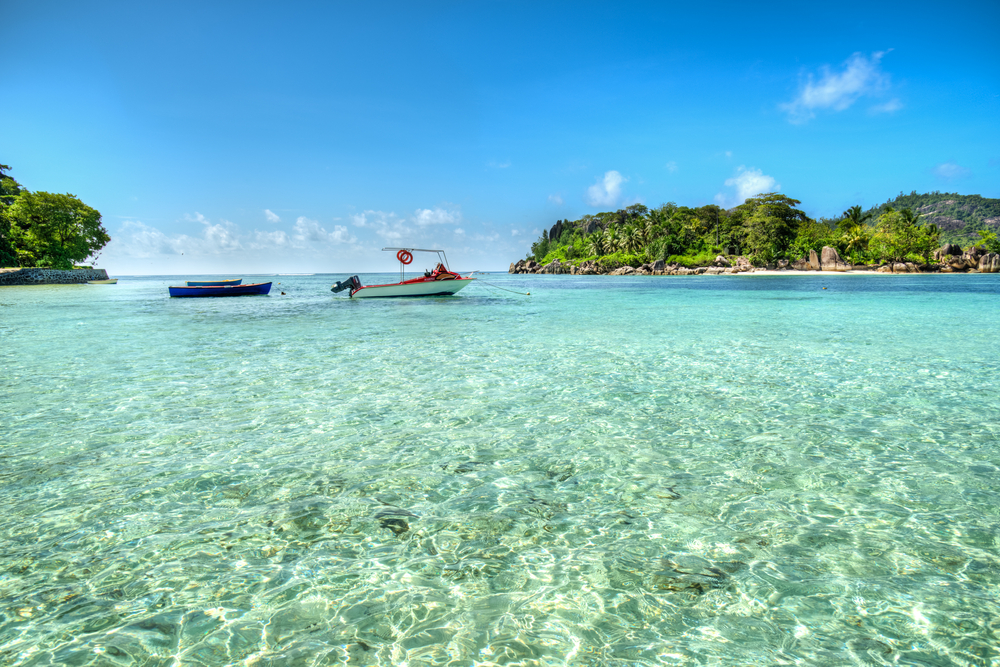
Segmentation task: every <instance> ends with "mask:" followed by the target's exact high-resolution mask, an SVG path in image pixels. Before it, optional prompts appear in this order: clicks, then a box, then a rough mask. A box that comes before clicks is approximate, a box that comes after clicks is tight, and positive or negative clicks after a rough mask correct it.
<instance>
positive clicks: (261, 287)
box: [169, 283, 271, 297]
mask: <svg viewBox="0 0 1000 667" xmlns="http://www.w3.org/2000/svg"><path fill="white" fill-rule="evenodd" d="M169 289H170V296H177V297H198V296H250V295H253V294H267V293H268V292H270V291H271V283H254V284H253V285H232V286H229V287H212V286H206V287H170V288H169Z"/></svg>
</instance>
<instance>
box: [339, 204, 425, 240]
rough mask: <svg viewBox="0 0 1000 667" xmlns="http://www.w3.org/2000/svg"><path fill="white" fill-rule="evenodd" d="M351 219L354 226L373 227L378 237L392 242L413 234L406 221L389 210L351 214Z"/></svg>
mask: <svg viewBox="0 0 1000 667" xmlns="http://www.w3.org/2000/svg"><path fill="white" fill-rule="evenodd" d="M351 221H352V222H353V223H354V225H355V226H356V227H366V228H369V229H373V230H374V231H375V233H376V234H377V235H378V236H379V237H380V238H382V239H383V240H385V241H389V242H392V243H396V242H399V241H400V240H402V239H408V238H411V237H412V236H413V229H412V228H411V227H409V226H407V224H406V221H405V220H403V219H402V218H400V217H399V216H398V215H396V214H395V213H391V212H390V213H386V212H385V211H371V210H369V211H365V212H364V213H361V214H358V215H352V216H351Z"/></svg>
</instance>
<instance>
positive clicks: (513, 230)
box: [510, 229, 521, 236]
mask: <svg viewBox="0 0 1000 667" xmlns="http://www.w3.org/2000/svg"><path fill="white" fill-rule="evenodd" d="M510 235H511V236H520V235H521V232H520V231H519V230H517V229H512V230H510Z"/></svg>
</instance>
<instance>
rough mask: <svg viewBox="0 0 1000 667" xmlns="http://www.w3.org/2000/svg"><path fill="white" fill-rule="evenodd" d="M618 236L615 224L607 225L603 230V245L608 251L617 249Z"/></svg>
mask: <svg viewBox="0 0 1000 667" xmlns="http://www.w3.org/2000/svg"><path fill="white" fill-rule="evenodd" d="M618 236H619V235H618V226H617V225H615V224H611V225H609V226H608V228H607V229H605V230H604V247H605V248H607V250H608V252H615V251H616V250H618Z"/></svg>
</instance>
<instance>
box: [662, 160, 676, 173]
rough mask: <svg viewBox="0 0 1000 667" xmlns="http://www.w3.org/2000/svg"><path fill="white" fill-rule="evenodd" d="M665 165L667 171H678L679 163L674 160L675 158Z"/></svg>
mask: <svg viewBox="0 0 1000 667" xmlns="http://www.w3.org/2000/svg"><path fill="white" fill-rule="evenodd" d="M664 166H665V167H666V169H667V171H669V172H670V173H671V174H672V173H674V172H675V171H677V163H676V162H674V161H673V160H671V161H670V162H668V163H667V164H666V165H664Z"/></svg>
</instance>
